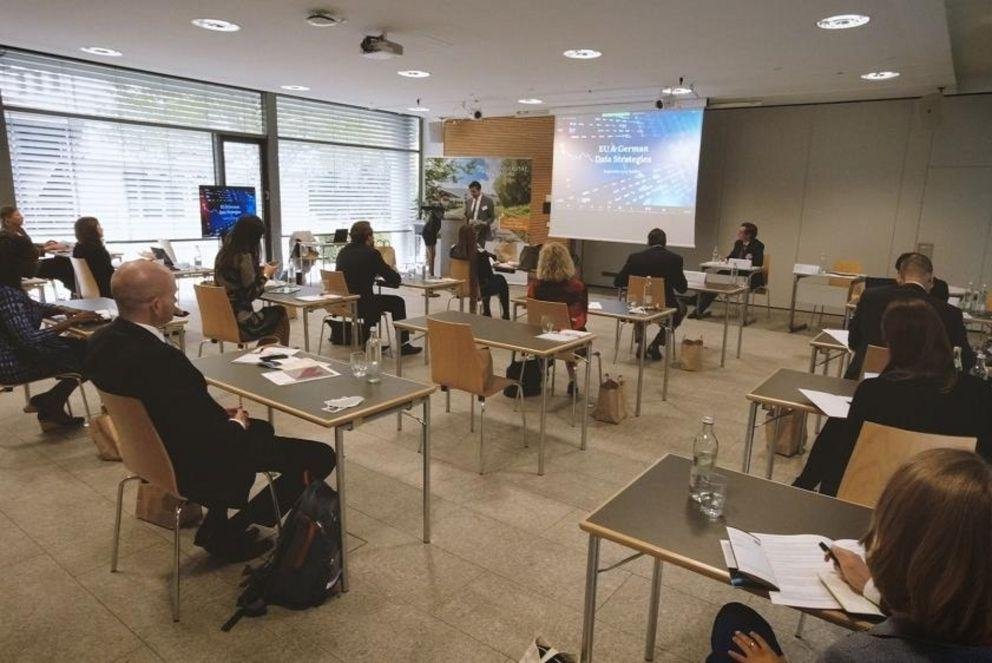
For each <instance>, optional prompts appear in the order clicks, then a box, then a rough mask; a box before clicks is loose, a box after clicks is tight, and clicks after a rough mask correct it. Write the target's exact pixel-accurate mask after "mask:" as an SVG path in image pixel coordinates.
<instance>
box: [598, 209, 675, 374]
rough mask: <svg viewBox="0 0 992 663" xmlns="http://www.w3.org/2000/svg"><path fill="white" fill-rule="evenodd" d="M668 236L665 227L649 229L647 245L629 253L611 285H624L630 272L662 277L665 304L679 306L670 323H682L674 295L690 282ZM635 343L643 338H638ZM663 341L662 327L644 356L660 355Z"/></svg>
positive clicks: (634, 274) (635, 274) (656, 356)
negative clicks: (666, 245) (670, 248)
mask: <svg viewBox="0 0 992 663" xmlns="http://www.w3.org/2000/svg"><path fill="white" fill-rule="evenodd" d="M667 241H668V238H667V237H666V236H665V231H664V230H662V229H661V228H655V229H653V230H652V231H651V232H649V233H648V248H647V249H645V250H644V251H639V252H638V253H632V254H631V255H630V256H629V257H628V258H627V262H626V263H625V264H624V266H623V269H621V270H620V273H619V274H617V275H616V278H614V279H613V285H614V286H616V287H618V288H625V287H627V283H628V282H629V280H630V277H631V276H650V277H660V278H663V279H665V306H668V307H669V308H674V309H678V311H677V312H676V313H675V316H674V318H673V322H672V324H673V327H678V326H679V324H681V323H682V316H683V314H684V310H683V306H682V303H681V302H679V300H678V298H677V297H676V296H675V293H676V292H685V291H686V289H687V288H688V287H689V284H688V283H687V282H686V280H685V271H684V270H683V268H682V256H680V255H678V254H676V253H672V252H671V251H669V250H668V249H667V248H665V244H666V243H667ZM637 342H638V344H640V343H641V342H642V340H641V339H637ZM664 343H665V330H664V329H662V330H660V331H659V332H658V334H657V336H655V337H654V340H653V341H651V345H649V346H648V348H647V356H648V357H650V358H651V359H661V346H662V345H664Z"/></svg>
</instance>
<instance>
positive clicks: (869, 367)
mask: <svg viewBox="0 0 992 663" xmlns="http://www.w3.org/2000/svg"><path fill="white" fill-rule="evenodd" d="M888 365H889V349H888V348H883V347H881V346H879V345H869V346H868V349H867V350H865V360H864V361H863V362H861V378H862V379H864V377H865V373H881V372H882V371H884V370H885V367H886V366H888Z"/></svg>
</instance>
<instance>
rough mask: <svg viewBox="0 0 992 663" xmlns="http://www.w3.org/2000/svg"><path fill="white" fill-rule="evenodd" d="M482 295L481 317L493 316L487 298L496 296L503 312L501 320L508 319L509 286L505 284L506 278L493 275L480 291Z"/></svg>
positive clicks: (500, 275)
mask: <svg viewBox="0 0 992 663" xmlns="http://www.w3.org/2000/svg"><path fill="white" fill-rule="evenodd" d="M480 294H481V295H482V315H488V316H489V317H490V318H491V317H492V316H493V312H492V308H490V304H489V298H490V297H493V296H496V297H498V298H499V306H500V308H501V309H502V311H503V319H504V320H509V319H510V286H509V285H508V284H507V283H506V278H505V277H504V276H503V275H502V274H493V275H492V276H491V277H489V280H488V281H486V283H485V285H483V286H482V288H481V289H480Z"/></svg>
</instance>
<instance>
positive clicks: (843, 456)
mask: <svg viewBox="0 0 992 663" xmlns="http://www.w3.org/2000/svg"><path fill="white" fill-rule="evenodd" d="M846 425H847V424H846V422H845V421H844V420H843V419H827V423H825V424H824V425H823V429H822V430H821V431H820V434H819V435H817V436H816V441H815V442H813V448H812V449H810V451H809V458H807V459H806V465H805V466H804V467H803V471H802V473H800V475H799V476H798V477H796V480H795V481H793V482H792V485H793V486H796V487H797V488H805V489H806V490H816V488H817V486H819V488H820V492H821V493H823V494H825V495H836V494H837V489H839V488H840V480H841V479H842V478H843V477H844V470H846V469H847V463H848V461H849V460H851V454H852V453H854V444H853V443H852V442H851V440H850V439H849V437H848V435H847V431H846Z"/></svg>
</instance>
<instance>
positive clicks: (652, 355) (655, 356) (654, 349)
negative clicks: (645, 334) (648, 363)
mask: <svg viewBox="0 0 992 663" xmlns="http://www.w3.org/2000/svg"><path fill="white" fill-rule="evenodd" d="M647 357H648V359H651V360H653V361H660V360H661V348H659V347H658V346H657V345H649V346H648V351H647Z"/></svg>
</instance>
